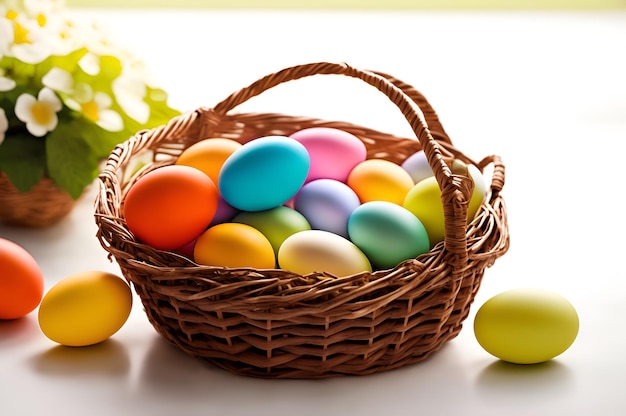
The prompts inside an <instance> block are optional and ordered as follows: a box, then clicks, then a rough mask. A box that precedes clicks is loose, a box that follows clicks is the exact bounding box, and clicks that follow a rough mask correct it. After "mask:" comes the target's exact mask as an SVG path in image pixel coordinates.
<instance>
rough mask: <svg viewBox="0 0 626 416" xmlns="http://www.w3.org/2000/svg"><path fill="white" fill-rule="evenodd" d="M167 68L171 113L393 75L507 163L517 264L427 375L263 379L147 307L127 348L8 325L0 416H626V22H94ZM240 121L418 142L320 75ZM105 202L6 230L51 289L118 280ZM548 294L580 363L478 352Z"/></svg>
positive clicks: (491, 272) (279, 16)
mask: <svg viewBox="0 0 626 416" xmlns="http://www.w3.org/2000/svg"><path fill="white" fill-rule="evenodd" d="M74 15H75V16H79V17H84V18H90V19H95V20H96V21H98V22H100V23H101V24H102V25H103V26H105V27H106V28H107V29H108V30H110V31H111V33H112V34H113V36H114V38H115V39H116V40H118V41H122V42H123V43H124V44H125V46H126V47H127V48H129V49H130V50H131V51H133V52H134V53H136V54H137V55H139V56H140V57H141V58H142V59H143V60H144V61H145V62H146V63H147V64H148V66H149V67H150V68H151V70H152V73H153V75H154V78H155V80H156V81H157V82H158V85H159V86H162V87H164V88H165V89H166V90H167V91H168V92H169V94H170V103H171V104H172V105H173V106H175V107H176V108H178V109H180V110H182V111H186V110H192V109H195V108H197V107H199V106H213V105H215V104H216V103H217V102H219V101H221V100H222V99H224V98H225V97H226V96H227V95H229V94H230V93H232V92H234V91H236V90H237V89H239V88H241V87H244V86H246V85H247V84H249V83H250V82H252V81H254V80H256V79H257V78H260V77H261V76H263V75H265V74H268V73H271V72H274V71H277V70H279V69H282V68H284V67H287V66H291V65H295V64H301V63H307V62H314V61H332V62H342V61H345V62H347V63H349V64H351V65H353V66H357V67H361V68H364V69H375V70H380V71H383V72H387V73H391V74H393V75H395V76H396V77H398V78H400V79H402V80H404V81H406V82H408V83H410V84H412V85H414V86H415V87H416V88H417V89H419V90H421V91H422V92H423V93H424V94H425V95H426V96H427V97H428V98H429V100H430V101H431V103H432V104H433V106H434V107H435V109H436V110H437V111H438V113H439V115H440V118H441V120H442V122H443V125H444V127H445V128H446V130H447V131H448V133H449V135H450V136H451V138H452V140H453V142H454V143H455V145H456V146H457V147H458V148H459V149H461V150H462V151H463V152H464V153H466V154H467V155H468V156H470V157H473V158H475V159H481V158H482V157H483V156H486V155H488V154H492V153H495V154H498V155H500V156H501V157H502V158H503V160H504V163H505V165H506V168H507V177H506V179H507V181H506V184H505V188H504V191H503V195H504V198H505V201H506V203H507V206H508V212H509V226H510V232H511V248H510V251H509V252H508V253H507V254H506V255H505V256H504V257H502V258H501V259H499V260H498V261H497V262H496V264H495V266H494V267H492V268H490V269H488V270H487V272H486V275H485V278H484V280H483V285H482V287H481V290H480V291H479V293H478V296H477V298H476V302H475V304H474V308H473V310H472V313H471V315H470V317H469V318H468V319H467V321H466V323H465V327H464V329H463V331H462V332H461V334H460V335H459V336H458V337H457V338H456V339H454V340H453V341H451V342H449V343H448V344H447V345H446V346H445V347H444V348H443V349H442V350H441V351H439V352H438V353H436V354H435V355H433V356H432V357H431V358H430V359H428V360H427V361H425V362H423V363H420V364H417V365H414V366H410V367H405V368H402V369H398V370H393V371H390V372H387V373H382V374H377V375H372V376H366V377H349V378H340V379H330V380H319V381H310V380H309V381H307V380H286V381H278V380H257V379H252V378H246V377H241V376H235V375H232V374H230V373H227V372H225V371H223V370H219V369H216V368H213V367H211V366H208V365H206V364H204V363H201V362H198V361H197V360H195V359H193V358H190V357H187V356H185V355H183V353H181V352H179V351H178V350H175V349H174V348H172V347H170V346H169V345H168V344H167V343H166V342H165V341H163V340H162V339H161V338H159V336H158V335H156V333H155V331H154V330H153V328H152V327H151V326H150V324H149V323H148V320H147V318H146V317H145V315H144V313H143V311H142V309H141V305H140V303H139V302H138V301H137V302H135V304H134V306H133V311H132V313H131V317H130V319H129V321H128V322H127V323H126V325H125V326H124V327H123V328H122V329H121V330H120V331H119V332H118V333H116V334H115V335H114V336H113V337H112V338H111V339H110V340H108V341H106V342H104V343H102V344H100V345H97V346H95V347H91V348H82V349H80V348H79V349H71V348H64V347H59V346H56V345H55V344H54V343H53V342H52V341H50V340H48V339H47V338H45V336H44V335H43V334H42V333H41V331H40V330H39V327H38V324H37V320H36V312H33V313H32V314H30V315H29V316H28V317H26V318H24V319H21V320H17V321H10V322H0V415H3V416H5V415H6V416H14V415H46V414H66V415H72V416H73V415H90V416H92V415H94V416H95V415H113V414H119V415H127V414H128V415H137V416H139V415H143V414H146V415H148V414H150V415H248V414H254V415H273V416H278V415H313V414H315V415H344V414H350V415H379V414H392V413H395V414H408V415H412V414H421V415H426V414H428V415H439V414H441V415H453V414H472V415H481V416H487V415H501V414H507V415H530V414H532V415H561V414H563V415H564V414H568V415H590V414H596V415H620V414H625V412H626V410H625V406H624V404H623V403H624V400H623V398H622V396H623V394H624V385H625V384H626V375H625V374H624V373H625V372H626V358H624V351H625V350H626V337H625V336H624V333H623V332H624V328H625V324H624V317H625V316H626V280H625V279H626V276H625V272H624V263H623V258H624V248H625V244H624V241H623V239H622V236H623V235H624V233H625V232H626V226H625V225H624V220H623V214H622V212H623V211H624V209H623V205H622V204H623V200H624V198H623V195H622V193H623V191H624V189H625V185H624V181H623V178H624V176H625V173H624V167H623V162H624V157H625V156H624V151H625V150H626V142H625V139H626V75H625V74H626V59H625V58H624V45H625V42H626V13H623V12H602V13H592V12H578V13H559V12H541V13H532V12H517V13H516V12H507V13H504V12H502V13H500V12H434V11H431V12H426V11H423V12H419V11H415V12H394V13H391V12H389V13H386V12H369V13H364V12H363V13H359V12H354V11H353V12H345V13H344V12H329V13H325V12H316V11H315V12H314V11H310V12H254V11H247V12H245V11H242V12H229V11H207V10H202V11H197V10H186V11H183V10H154V11H148V10H124V11H117V10H99V9H84V10H77V11H75V12H74ZM239 110H241V111H244V110H246V111H248V110H252V111H262V112H282V113H286V114H293V115H307V116H314V117H319V118H323V119H331V120H344V121H350V122H353V123H356V124H361V125H364V126H368V127H372V128H377V129H379V130H382V131H386V132H390V133H397V134H403V135H410V134H411V132H410V130H408V125H407V123H406V122H405V121H404V120H403V118H402V116H401V115H400V113H399V111H397V109H395V108H394V107H393V105H392V104H391V103H390V102H389V101H388V100H387V99H386V97H384V96H383V95H381V94H380V93H378V92H372V91H371V88H370V87H368V86H367V85H365V84H362V83H361V82H359V81H356V80H352V79H346V78H345V77H338V79H336V78H335V77H329V76H325V77H314V78H311V79H306V80H301V81H297V82H295V83H293V85H284V86H281V87H278V88H276V89H274V90H272V91H269V92H267V93H265V94H263V95H262V96H260V97H258V98H255V99H253V100H251V101H250V102H248V103H246V104H244V105H243V106H241V107H240V108H239ZM93 196H94V189H93V188H92V189H90V190H89V191H88V193H87V194H86V195H85V196H84V198H83V199H82V200H81V201H80V204H79V205H78V206H77V207H76V209H75V210H74V211H73V212H72V214H71V215H70V216H69V217H68V218H67V219H65V220H64V221H62V222H61V223H59V224H58V225H56V226H53V227H51V228H48V229H44V230H26V229H20V228H12V227H8V226H3V225H0V236H1V237H3V238H8V239H11V240H13V241H15V242H17V243H19V244H21V245H22V246H23V247H24V248H26V249H27V250H29V251H30V252H31V254H32V255H33V256H34V257H35V258H36V260H37V261H38V262H39V264H40V266H41V268H42V270H43V272H44V275H45V278H46V289H49V288H50V287H51V286H52V285H53V284H54V283H55V282H56V281H58V280H59V279H60V278H62V277H65V276H67V275H70V274H72V273H75V272H79V271H85V270H92V269H98V270H108V271H113V272H116V273H119V269H118V268H117V266H116V264H114V263H110V262H109V261H108V260H107V257H106V253H105V251H104V250H103V249H102V248H101V247H100V245H99V243H98V241H97V239H96V238H95V231H96V228H95V222H94V220H93V207H92V203H93ZM527 286H532V287H542V288H546V289H551V290H554V291H556V292H558V293H560V294H561V295H563V296H565V297H566V298H567V299H569V300H570V301H571V302H572V304H573V305H574V306H575V307H576V309H577V310H578V313H579V317H580V332H579V335H578V338H577V339H576V341H575V342H574V344H573V345H572V347H571V348H570V349H569V350H568V351H566V352H565V353H564V354H562V355H561V356H559V357H557V358H556V359H554V360H552V361H551V362H548V363H546V364H544V365H537V366H512V365H506V364H504V363H502V362H499V361H497V360H496V359H495V358H494V357H492V356H490V355H489V354H488V353H486V352H485V351H484V350H482V349H481V347H480V346H479V345H478V343H477V341H476V339H475V337H474V334H473V331H472V324H473V316H474V313H475V312H476V310H477V308H478V307H479V306H480V305H481V304H482V303H483V302H484V301H486V300H487V299H488V298H490V297H491V296H493V295H496V294H497V293H500V292H502V291H504V290H506V289H510V288H516V287H527Z"/></svg>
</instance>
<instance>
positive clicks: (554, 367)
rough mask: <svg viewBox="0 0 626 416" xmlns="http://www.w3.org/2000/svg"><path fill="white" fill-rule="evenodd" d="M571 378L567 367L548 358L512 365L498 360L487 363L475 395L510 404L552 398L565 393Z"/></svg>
mask: <svg viewBox="0 0 626 416" xmlns="http://www.w3.org/2000/svg"><path fill="white" fill-rule="evenodd" d="M573 382H574V377H573V373H572V371H571V370H570V368H569V367H568V366H566V365H565V364H563V363H561V362H559V361H557V360H554V359H553V360H550V361H546V362H543V363H538V364H513V363H509V362H506V361H502V360H498V361H495V362H493V363H491V364H490V365H488V366H486V367H485V368H484V369H483V370H482V371H481V372H480V373H479V375H478V377H477V379H476V390H477V392H478V394H480V395H482V396H485V397H486V398H488V399H489V400H502V401H506V402H508V403H509V404H510V403H512V402H518V401H519V402H524V401H526V400H528V397H533V400H535V401H536V400H542V399H543V400H552V399H555V398H557V397H560V396H563V395H568V394H569V393H570V392H571V390H572V388H573V384H574V383H573Z"/></svg>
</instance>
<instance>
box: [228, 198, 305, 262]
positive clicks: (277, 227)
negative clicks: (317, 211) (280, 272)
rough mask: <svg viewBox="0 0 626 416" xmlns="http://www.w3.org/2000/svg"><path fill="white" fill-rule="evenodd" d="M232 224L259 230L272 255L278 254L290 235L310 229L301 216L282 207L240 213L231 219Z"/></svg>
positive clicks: (290, 209)
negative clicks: (271, 250)
mask: <svg viewBox="0 0 626 416" xmlns="http://www.w3.org/2000/svg"><path fill="white" fill-rule="evenodd" d="M233 222H238V223H242V224H247V225H249V226H251V227H254V228H256V229H257V230H259V231H260V232H261V233H262V234H263V235H265V237H266V238H267V239H268V240H269V242H270V243H271V244H272V248H273V249H274V253H278V249H279V248H280V246H281V245H282V243H283V241H285V239H286V238H287V237H289V236H290V235H292V234H295V233H297V232H298V231H304V230H310V229H311V225H310V224H309V222H308V221H307V220H306V218H304V216H303V215H302V214H300V213H299V212H298V211H296V210H294V209H292V208H289V207H287V206H284V205H281V206H278V207H276V208H272V209H268V210H265V211H254V212H252V211H242V212H240V213H239V214H237V215H236V216H235V218H233Z"/></svg>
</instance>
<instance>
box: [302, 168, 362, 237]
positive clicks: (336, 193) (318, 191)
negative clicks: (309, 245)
mask: <svg viewBox="0 0 626 416" xmlns="http://www.w3.org/2000/svg"><path fill="white" fill-rule="evenodd" d="M360 204H361V201H360V200H359V197H358V196H357V194H356V193H355V192H354V191H353V190H352V188H350V187H349V186H348V185H346V184H345V183H343V182H340V181H337V180H334V179H317V180H314V181H311V182H309V183H307V184H305V185H304V186H303V187H302V189H300V191H299V192H298V193H297V194H296V196H295V199H294V208H295V209H296V211H298V212H300V213H301V214H302V215H303V216H304V217H305V218H306V219H307V221H309V224H311V228H312V229H315V230H323V231H328V232H331V233H334V234H337V235H340V236H342V237H345V238H348V219H349V218H350V214H352V211H354V210H355V209H356V208H357V207H358V206H359V205H360Z"/></svg>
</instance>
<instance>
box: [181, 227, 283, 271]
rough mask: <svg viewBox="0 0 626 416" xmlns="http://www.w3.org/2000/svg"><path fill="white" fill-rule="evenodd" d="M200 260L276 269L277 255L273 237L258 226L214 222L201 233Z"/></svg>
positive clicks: (197, 254)
mask: <svg viewBox="0 0 626 416" xmlns="http://www.w3.org/2000/svg"><path fill="white" fill-rule="evenodd" d="M193 256H194V260H195V261H196V263H199V264H204V265H207V266H218V267H254V268H255V269H273V268H274V267H275V266H276V255H275V254H274V249H273V248H272V244H271V243H270V241H269V240H268V239H267V237H265V236H264V235H263V233H261V231H259V230H257V229H256V228H254V227H252V226H250V225H247V224H241V223H229V222H225V223H222V224H217V225H214V226H213V227H211V228H209V229H208V230H206V231H205V232H204V233H202V234H201V235H200V237H198V239H197V240H196V244H195V246H194V252H193Z"/></svg>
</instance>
